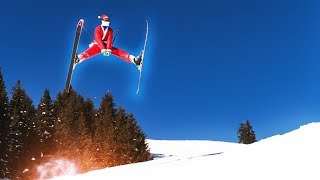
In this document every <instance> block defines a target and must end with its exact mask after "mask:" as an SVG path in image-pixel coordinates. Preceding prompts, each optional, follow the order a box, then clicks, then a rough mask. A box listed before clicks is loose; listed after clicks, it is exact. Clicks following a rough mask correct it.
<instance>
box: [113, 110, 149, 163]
mask: <svg viewBox="0 0 320 180" xmlns="http://www.w3.org/2000/svg"><path fill="white" fill-rule="evenodd" d="M114 123H115V124H114V126H113V127H114V128H113V130H112V132H113V133H112V136H113V140H114V141H115V142H114V144H115V146H114V148H115V150H114V152H115V155H116V157H115V162H114V163H115V164H114V165H122V164H129V163H135V162H142V161H147V160H151V154H150V151H149V149H148V146H147V144H146V142H145V141H146V136H145V134H144V133H143V132H142V131H141V129H140V127H139V126H138V125H137V123H136V120H135V118H134V117H133V114H132V113H130V114H129V115H128V114H127V113H126V112H125V109H124V108H122V107H120V108H118V110H117V113H116V117H115V121H114Z"/></svg>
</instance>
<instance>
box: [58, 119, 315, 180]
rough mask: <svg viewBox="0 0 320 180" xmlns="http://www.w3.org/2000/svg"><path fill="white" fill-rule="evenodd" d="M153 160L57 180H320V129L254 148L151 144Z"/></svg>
mask: <svg viewBox="0 0 320 180" xmlns="http://www.w3.org/2000/svg"><path fill="white" fill-rule="evenodd" d="M148 143H149V146H150V150H151V153H152V154H153V155H154V156H155V157H156V158H155V159H154V160H152V161H149V162H143V163H136V164H129V165H124V166H118V167H113V168H107V169H102V170H96V171H91V172H88V173H85V174H79V175H75V176H65V177H57V178H54V180H65V179H74V180H84V179H86V180H87V179H91V180H102V179H103V180H105V179H108V180H119V179H139V180H144V179H145V180H151V179H152V180H156V179H159V180H160V179H161V180H167V179H183V180H188V179H190V180H191V179H192V180H193V179H196V180H212V179H217V180H234V179H237V180H275V179H281V180H292V179H299V180H319V179H320V123H311V124H308V125H305V126H302V127H300V128H299V129H297V130H294V131H292V132H289V133H287V134H284V135H276V136H273V137H270V138H267V139H264V140H261V141H259V142H256V143H254V144H251V145H243V144H236V143H227V142H216V141H172V140H171V141H165V140H148Z"/></svg>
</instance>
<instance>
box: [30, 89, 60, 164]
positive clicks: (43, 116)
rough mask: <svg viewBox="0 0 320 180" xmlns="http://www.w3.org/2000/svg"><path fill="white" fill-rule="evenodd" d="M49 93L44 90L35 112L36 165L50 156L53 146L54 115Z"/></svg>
mask: <svg viewBox="0 0 320 180" xmlns="http://www.w3.org/2000/svg"><path fill="white" fill-rule="evenodd" d="M54 113H55V112H54V109H53V102H52V99H51V96H50V92H49V90H48V89H46V90H45V91H44V93H43V96H42V98H41V99H40V102H39V104H38V107H37V110H36V118H35V121H36V130H37V136H38V143H39V144H38V146H37V147H34V148H37V149H38V150H37V152H38V153H37V158H36V159H37V163H42V162H45V161H47V160H48V157H50V156H52V153H53V152H52V148H53V145H54V139H53V137H54V123H55V114H54ZM40 159H41V160H40Z"/></svg>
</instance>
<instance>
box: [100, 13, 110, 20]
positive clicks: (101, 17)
mask: <svg viewBox="0 0 320 180" xmlns="http://www.w3.org/2000/svg"><path fill="white" fill-rule="evenodd" d="M98 18H99V19H104V18H108V19H109V17H108V16H107V15H105V14H102V15H101V16H98Z"/></svg>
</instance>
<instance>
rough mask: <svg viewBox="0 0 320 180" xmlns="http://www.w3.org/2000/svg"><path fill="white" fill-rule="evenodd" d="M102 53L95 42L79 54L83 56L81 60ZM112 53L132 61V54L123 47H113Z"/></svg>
mask: <svg viewBox="0 0 320 180" xmlns="http://www.w3.org/2000/svg"><path fill="white" fill-rule="evenodd" d="M99 53H101V49H100V48H99V46H98V45H97V44H93V45H92V46H91V47H89V48H88V49H87V50H85V51H84V52H82V53H80V54H79V56H82V58H81V59H80V60H81V61H84V60H87V59H89V58H91V57H93V56H95V55H97V54H99ZM111 54H113V55H115V56H117V57H119V58H121V59H123V60H124V61H126V62H131V60H130V58H129V57H130V54H129V53H127V52H125V51H124V50H122V49H119V48H116V47H111Z"/></svg>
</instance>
